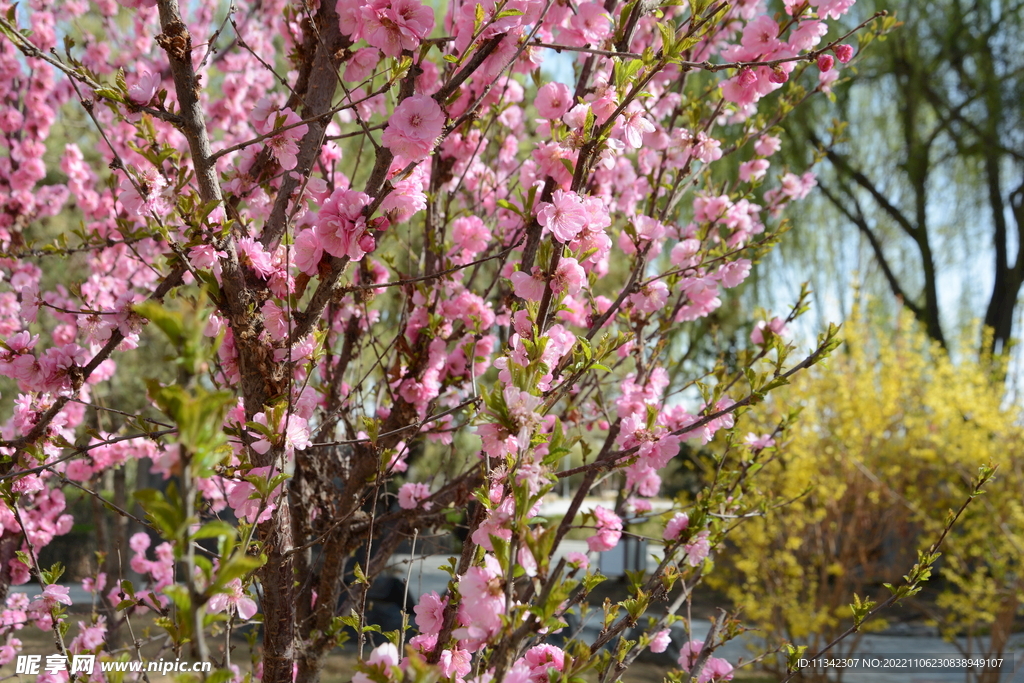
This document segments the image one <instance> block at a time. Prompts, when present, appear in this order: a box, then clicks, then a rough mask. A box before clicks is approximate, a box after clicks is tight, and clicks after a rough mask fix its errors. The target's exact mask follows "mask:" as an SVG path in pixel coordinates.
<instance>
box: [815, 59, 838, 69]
mask: <svg viewBox="0 0 1024 683" xmlns="http://www.w3.org/2000/svg"><path fill="white" fill-rule="evenodd" d="M835 64H836V60H835V57H833V56H832V55H819V56H818V68H819V69H821V71H823V72H824V71H831V70H832V67H833V66H835Z"/></svg>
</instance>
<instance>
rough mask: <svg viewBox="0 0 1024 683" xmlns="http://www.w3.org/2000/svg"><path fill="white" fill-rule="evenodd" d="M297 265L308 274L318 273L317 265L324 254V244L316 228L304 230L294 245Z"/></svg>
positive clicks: (293, 250) (293, 249)
mask: <svg viewBox="0 0 1024 683" xmlns="http://www.w3.org/2000/svg"><path fill="white" fill-rule="evenodd" d="M292 254H293V255H294V256H293V258H294V259H295V265H296V266H297V267H298V269H299V270H301V271H302V272H303V273H305V274H306V275H316V272H317V266H318V265H319V264H320V259H322V258H323V256H324V248H323V244H322V242H321V241H320V236H319V235H318V234H317V232H316V231H315V230H303V231H302V232H300V233H299V234H298V236H296V238H295V244H294V245H292Z"/></svg>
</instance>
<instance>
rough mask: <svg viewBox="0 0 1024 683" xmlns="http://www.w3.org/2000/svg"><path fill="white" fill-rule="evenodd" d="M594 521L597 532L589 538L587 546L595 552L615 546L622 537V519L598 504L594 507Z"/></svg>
mask: <svg viewBox="0 0 1024 683" xmlns="http://www.w3.org/2000/svg"><path fill="white" fill-rule="evenodd" d="M594 522H595V523H596V524H597V533H596V534H594V535H593V536H591V537H590V538H588V539H587V547H588V548H590V549H591V550H592V551H595V552H603V551H605V550H611V549H612V548H614V547H615V546H616V545H617V544H618V542H619V539H620V538H621V537H622V520H621V519H619V516H618V515H616V514H615V513H614V512H612V511H611V510H609V509H608V508H606V507H603V506H601V505H598V506H597V507H595V508H594Z"/></svg>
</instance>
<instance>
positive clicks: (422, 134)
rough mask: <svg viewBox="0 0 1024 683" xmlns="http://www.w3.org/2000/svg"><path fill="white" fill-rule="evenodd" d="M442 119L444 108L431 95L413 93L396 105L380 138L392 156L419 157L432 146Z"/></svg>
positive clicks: (441, 129) (431, 148)
mask: <svg viewBox="0 0 1024 683" xmlns="http://www.w3.org/2000/svg"><path fill="white" fill-rule="evenodd" d="M444 121H445V115H444V111H443V110H442V109H441V106H440V105H439V104H438V103H437V102H436V101H434V99H433V98H432V97H429V96H427V95H413V96H412V97H408V98H406V99H405V100H403V101H402V103H401V104H399V105H398V106H397V107H395V111H394V113H393V114H392V115H391V118H390V119H388V127H387V128H386V129H385V130H384V135H382V136H381V142H383V143H384V146H385V147H387V148H388V149H390V150H391V152H392V153H393V154H395V156H399V157H402V158H403V159H405V160H407V161H418V160H420V159H423V158H424V157H426V156H427V155H428V154H430V152H431V150H433V149H434V143H435V142H436V140H437V138H438V136H440V135H441V132H442V131H443V130H444Z"/></svg>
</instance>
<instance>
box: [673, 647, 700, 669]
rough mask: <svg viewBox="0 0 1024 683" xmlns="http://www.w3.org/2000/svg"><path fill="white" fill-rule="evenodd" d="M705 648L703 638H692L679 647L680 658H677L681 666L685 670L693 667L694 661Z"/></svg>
mask: <svg viewBox="0 0 1024 683" xmlns="http://www.w3.org/2000/svg"><path fill="white" fill-rule="evenodd" d="M703 649H704V641H703V640H691V641H690V642H688V643H686V644H685V645H683V646H682V647H681V648H679V659H678V660H677V663H678V664H679V668H681V669H683V670H684V671H689V670H690V669H691V668H693V665H694V663H695V662H696V661H697V657H698V656H700V652H701V650H703Z"/></svg>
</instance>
